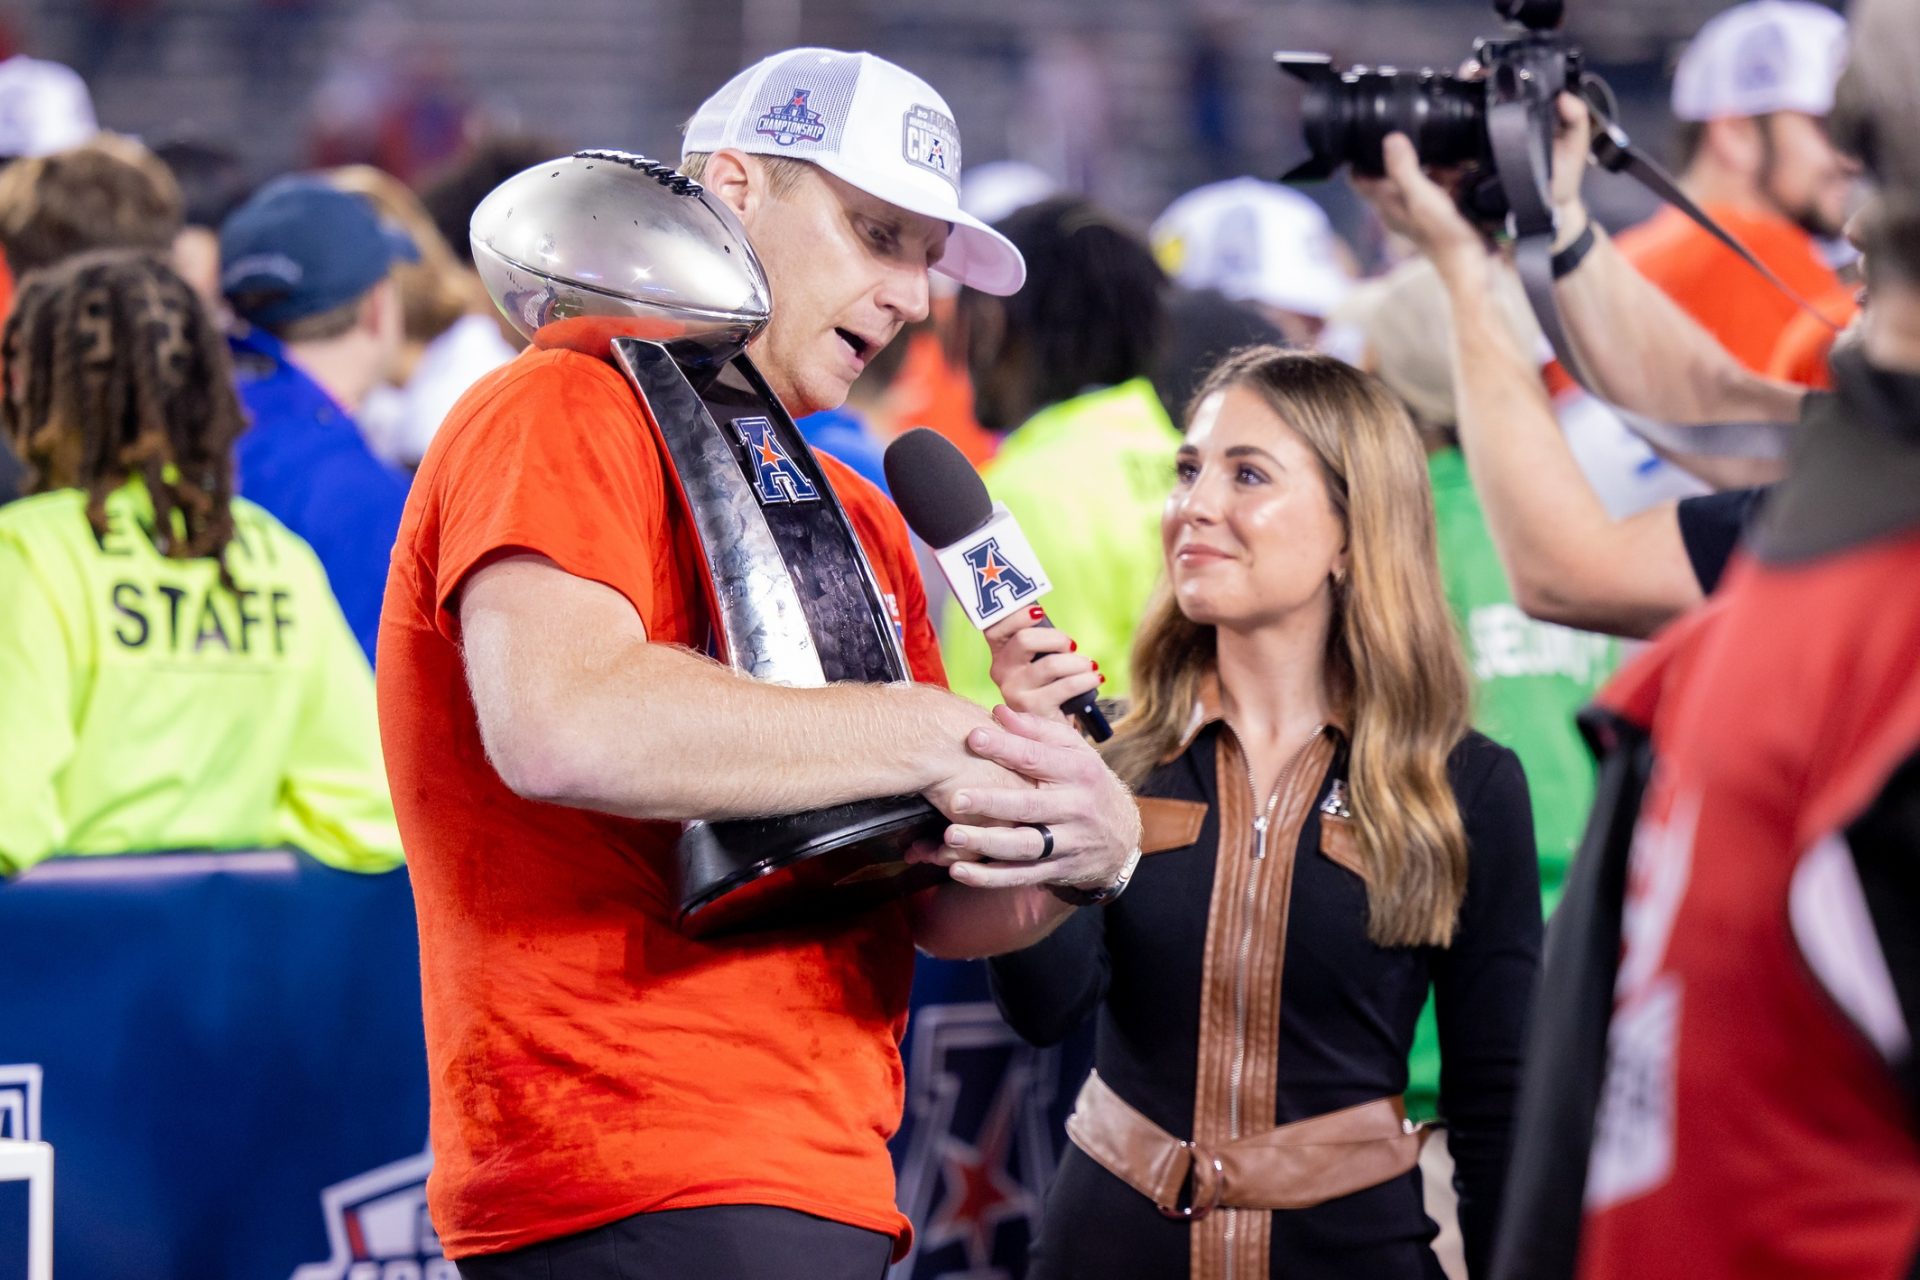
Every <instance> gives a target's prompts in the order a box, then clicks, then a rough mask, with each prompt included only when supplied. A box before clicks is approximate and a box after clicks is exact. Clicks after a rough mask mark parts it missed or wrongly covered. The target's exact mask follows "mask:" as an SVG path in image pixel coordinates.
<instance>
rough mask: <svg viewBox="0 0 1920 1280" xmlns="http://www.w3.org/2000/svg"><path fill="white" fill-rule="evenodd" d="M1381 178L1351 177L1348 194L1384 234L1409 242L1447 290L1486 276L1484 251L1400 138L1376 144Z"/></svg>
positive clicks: (1481, 242)
mask: <svg viewBox="0 0 1920 1280" xmlns="http://www.w3.org/2000/svg"><path fill="white" fill-rule="evenodd" d="M1381 150H1382V154H1383V156H1384V158H1385V160H1386V167H1387V176H1386V177H1384V178H1363V177H1361V176H1359V175H1358V174H1355V175H1354V176H1353V178H1352V182H1353V188H1354V190H1355V191H1358V192H1359V193H1360V195H1361V196H1362V197H1363V198H1364V199H1365V200H1366V201H1367V203H1369V204H1371V205H1372V206H1373V207H1374V210H1375V211H1376V212H1377V213H1379V215H1380V220H1381V221H1382V222H1384V223H1386V224H1387V226H1388V228H1389V229H1391V230H1393V231H1396V232H1398V233H1399V234H1401V235H1403V236H1405V237H1406V238H1407V239H1409V240H1411V241H1412V242H1413V244H1414V247H1415V248H1417V249H1419V250H1420V252H1421V254H1422V255H1424V256H1425V257H1426V258H1427V260H1428V261H1430V262H1432V263H1433V265H1434V267H1435V269H1436V270H1438V271H1439V273H1440V276H1441V279H1443V280H1444V281H1446V282H1447V285H1448V287H1449V288H1450V289H1451V288H1455V287H1460V286H1463V285H1464V286H1467V287H1472V285H1474V284H1477V283H1479V282H1483V281H1484V280H1485V279H1486V273H1487V245H1486V241H1485V240H1484V239H1482V238H1481V235H1480V232H1479V231H1478V230H1477V229H1476V228H1475V227H1474V225H1473V224H1472V223H1471V222H1468V221H1467V219H1466V216H1465V215H1464V214H1462V213H1461V212H1460V208H1459V206H1458V205H1457V204H1455V203H1454V199H1453V196H1452V195H1451V194H1449V193H1448V192H1447V190H1446V189H1445V188H1444V187H1442V186H1440V185H1439V184H1438V183H1436V182H1435V181H1434V180H1433V179H1432V178H1430V177H1428V176H1427V174H1426V173H1425V171H1423V170H1422V169H1421V168H1420V156H1419V154H1418V153H1417V152H1415V151H1414V149H1413V143H1412V142H1410V141H1409V140H1408V139H1407V137H1406V135H1405V134H1401V133H1392V134H1388V135H1387V138H1386V141H1385V142H1384V143H1383V144H1382V148H1381Z"/></svg>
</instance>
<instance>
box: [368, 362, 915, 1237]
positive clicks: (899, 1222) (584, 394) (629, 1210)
mask: <svg viewBox="0 0 1920 1280" xmlns="http://www.w3.org/2000/svg"><path fill="white" fill-rule="evenodd" d="M822 464H823V465H824V467H825V468H826V470H827V474H828V476H829V479H830V481H831V483H832V485H833V488H834V490H835V492H836V493H837V494H838V495H839V497H840V500H841V502H842V503H843V504H844V506H845V507H846V510H847V514H848V515H849V516H850V517H851V519H852V521H853V524H854V527H855V529H856V530H857V532H858V534H859V537H860V541H861V543H862V545H863V546H864V547H865V549H866V552H867V555H868V558H869V559H870V560H871V561H872V564H873V567H874V571H875V573H876V574H877V575H878V576H879V578H880V580H881V584H882V588H883V590H885V591H887V592H889V593H891V594H892V595H893V596H894V597H895V598H896V599H897V600H898V602H899V605H900V613H901V618H900V621H901V622H902V623H903V624H904V632H905V640H906V648H907V653H908V657H909V660H910V662H911V664H912V667H913V671H914V675H915V676H916V678H918V679H920V680H924V681H934V682H939V681H943V680H944V675H943V673H942V671H941V667H940V659H939V653H938V649H937V647H936V642H935V639H934V634H933V629H932V627H931V626H930V625H929V624H928V622H927V617H926V596H925V593H924V590H923V588H922V586H921V582H920V576H919V572H918V570H917V568H916V567H915V564H914V559H913V553H912V550H911V548H910V544H909V542H908V538H907V531H906V526H905V524H904V523H903V522H902V521H901V519H900V515H899V513H898V512H897V511H895V510H894V509H893V507H892V506H891V505H890V504H889V503H888V502H887V500H886V499H885V498H884V497H882V496H881V495H880V493H879V491H878V490H877V489H875V488H874V487H873V486H872V485H870V484H868V483H867V482H866V481H864V480H862V479H860V478H859V477H858V476H856V475H855V474H854V473H853V472H852V471H850V470H848V469H847V468H846V467H844V466H842V465H840V464H839V463H838V462H836V461H834V460H832V459H830V458H824V457H823V458H822ZM668 484H669V477H668V476H667V475H666V473H665V470H664V468H663V463H662V459H661V455H660V453H659V451H658V448H657V446H656V444H655V441H654V437H653V434H652V430H651V428H650V427H649V425H648V423H647V421H646V419H645V417H644V415H643V412H642V410H641V408H640V406H639V403H638V401H637V399H636V397H635V396H634V394H633V393H632V391H631V390H629V388H628V385H627V383H626V382H625V380H624V379H623V378H622V377H621V375H620V374H619V373H618V372H617V371H616V370H615V369H614V368H613V367H612V366H611V365H609V364H606V363H604V362H602V361H599V360H595V359H592V358H590V357H588V356H584V355H579V354H576V353H574V352H570V351H538V350H530V351H527V352H525V353H523V354H522V355H521V356H519V357H518V358H517V359H515V360H513V361H511V362H509V363H508V364H507V365H505V366H504V367H502V368H500V369H498V370H496V371H494V372H493V373H491V374H489V375H488V376H487V377H485V378H484V379H482V380H481V381H480V382H479V383H478V384H477V385H476V386H475V387H474V388H473V389H472V390H471V391H469V392H468V393H467V395H466V396H465V397H464V398H463V399H462V400H461V401H460V402H459V404H457V405H456V406H455V407H454V409H453V411H452V413H451V414H450V415H449V416H448V418H447V421H446V424H445V425H444V426H443V427H442V428H441V429H440V432H439V434H438V435H437V436H435V438H434V442H433V447H432V448H431V449H430V450H429V451H428V453H427V456H426V459H425V461H424V462H423V463H422V464H421V467H420V471H419V474H418V476H417V477H416V478H415V480H414V484H413V493H412V496H411V498H410V499H409V500H408V503H407V510H406V517H405V519H404V521H403V522H402V524H401V528H400V537H399V542H398V545H397V546H396V547H395V549H394V554H393V567H392V571H391V574H390V575H389V578H388V582H387V596H386V603H385V609H384V613H383V615H382V619H381V627H380V664H379V690H380V731H381V738H382V741H383V743H384V746H385V749H386V758H387V772H388V776H389V779H390V780H391V782H392V787H393V797H394V806H395V809H396V811H397V812H398V815H399V819H400V833H401V839H402V842H403V844H404V846H405V848H406V852H407V863H408V866H409V868H410V870H411V874H412V878H413V891H414V898H415V902H416V904H417V908H418V914H419V926H420V952H421V978H422V984H423V988H424V996H425V1010H426V1033H427V1061H428V1068H429V1081H430V1084H431V1093H432V1138H433V1154H434V1168H433V1173H432V1176H431V1177H430V1178H429V1179H428V1183H427V1200H428V1205H429V1208H430V1209H431V1211H432V1214H433V1221H434V1224H435V1227H436V1228H437V1229H438V1231H439V1233H440V1237H441V1242H442V1244H443V1245H444V1247H445V1249H446V1251H447V1253H448V1255H449V1256H452V1257H463V1256H467V1255H471V1254H477V1253H491V1252H497V1251H502V1250H508V1249H514V1248H519V1247H522V1246H525V1245H528V1244H533V1243H535V1242H538V1241H541V1240H546V1239H550V1238H552V1237H555V1236H561V1235H566V1234H569V1233H572V1232H576V1231H583V1230H586V1229H588V1228H591V1227H594V1226H598V1225H601V1224H604V1223H607V1222H611V1221H613V1220H615V1219H618V1218H622V1217H625V1216H627V1215H629V1214H633V1213H640V1212H645V1211H649V1210H657V1209H679V1208H691V1207H694V1206H699V1205H717V1204H761V1205H775V1206H780V1207H785V1208H790V1209H797V1210H800V1211H802V1212H805V1213H810V1214H814V1215H816V1216H819V1217H823V1218H829V1219H833V1220H835V1221H838V1222H844V1223H850V1224H853V1225H855V1226H859V1227H864V1228H867V1229H870V1230H874V1231H879V1232H884V1233H887V1234H890V1235H893V1236H894V1237H895V1238H896V1240H897V1242H898V1244H897V1248H899V1249H901V1250H904V1248H905V1246H906V1243H907V1242H908V1240H909V1239H910V1228H909V1226H908V1223H907V1220H906V1219H905V1218H904V1217H903V1216H902V1215H901V1214H900V1212H899V1210H898V1209H897V1208H896V1207H895V1205H894V1198H893V1195H894V1186H893V1167H892V1164H891V1163H890V1161H889V1159H888V1155H887V1147H886V1143H887V1139H888V1137H889V1136H890V1135H891V1134H892V1133H893V1131H894V1129H895V1128H896V1127H897V1125H898V1124H899V1121H900V1113H901V1105H902V1094H901V1089H902V1070H901V1064H900V1055H899V1039H900V1036H901V1035H902V1034H903V1033H904V1031H905V1027H906V1016H907V995H908V988H909V986H910V985H911V982H912V977H913V945H912V940H911V938H910V936H909V932H908V923H907V915H906V911H905V909H904V908H903V907H902V906H901V905H899V904H892V905H889V906H885V907H880V908H876V909H875V910H873V911H871V912H868V913H866V914H864V915H861V916H859V917H857V918H855V919H854V920H852V921H851V922H843V923H840V924H836V925H826V926H816V927H810V928H799V929H790V930H784V931H779V932H768V933H764V934H760V935H756V936H751V937H748V938H745V939H732V940H725V941H715V942H695V941H692V940H690V939H688V938H685V937H682V936H681V935H680V934H679V933H677V932H676V931H675V930H674V928H673V925H672V923H671V921H672V911H673V908H672V903H671V901H670V894H671V889H670V886H669V874H670V873H669V860H670V859H671V857H672V851H673V846H674V842H675V840H676V839H677V838H678V835H679V828H678V826H677V825H675V824H671V823H659V822H637V821H631V820H627V819H623V818H616V817H611V816H609V815H606V814H601V813H593V812H588V811H586V810H581V809H570V808H563V807H560V806H558V805H548V804H539V803H535V802H533V801H530V800H525V799H522V798H521V797H519V796H517V795H515V794H514V793H513V792H512V791H509V790H508V789H507V787H506V785H505V784H504V783H502V782H501V780H500V778H499V776H498V775H497V774H496V773H495V772H494V770H493V768H492V766H491V765H489V764H488V762H487V759H486V754H485V751H484V750H483V748H482V746H481V741H480V734H479V729H478V726H477V724H476V722H475V718H474V710H473V703H472V701H471V699H470V697H469V695H468V691H467V683H466V679H465V676H464V675H463V673H462V668H461V656H460V648H459V639H460V632H459V614H458V600H457V596H458V593H459V590H460V587H461V584H462V582H463V581H464V580H465V578H466V577H467V575H468V574H470V573H471V572H472V571H473V570H474V569H475V568H477V567H479V566H480V565H481V564H482V563H483V562H485V561H487V560H488V558H489V557H491V556H494V555H495V554H496V553H499V552H501V551H506V550H525V551H531V552H535V553H538V554H540V555H544V556H546V557H548V558H549V559H551V560H553V561H554V562H555V563H556V564H558V565H559V566H560V567H561V568H563V569H565V570H566V571H567V572H569V573H572V574H574V575H576V576H578V577H581V578H587V579H591V580H593V581H596V582H601V583H604V584H606V585H607V586H609V587H612V588H613V589H614V590H616V591H618V592H620V593H621V594H622V595H624V596H625V597H626V598H627V599H628V601H629V602H631V603H632V605H633V608H634V612H636V613H638V614H639V615H640V617H641V619H642V620H643V621H644V622H645V623H646V628H647V634H648V636H649V638H650V639H651V640H654V641H657V642H660V643H663V644H678V645H689V646H693V647H695V648H698V647H699V646H700V645H701V644H703V643H704V640H705V627H706V622H705V619H706V607H705V604H704V602H703V599H702V592H703V590H704V587H703V585H702V579H701V577H700V574H701V572H702V570H701V569H700V568H699V567H698V561H697V560H696V558H695V552H694V549H693V545H692V542H691V538H690V534H689V533H688V530H687V527H686V521H685V520H684V518H683V517H681V516H680V515H679V514H678V513H677V511H676V509H675V501H676V500H675V499H670V497H669V490H668ZM686 747H687V749H688V750H689V751H697V750H698V749H699V744H698V743H697V742H689V743H687V744H686ZM727 766H728V762H724V761H719V760H716V761H714V767H716V768H723V767H727ZM735 767H742V768H745V767H754V766H753V765H752V764H751V763H750V762H744V761H742V762H735Z"/></svg>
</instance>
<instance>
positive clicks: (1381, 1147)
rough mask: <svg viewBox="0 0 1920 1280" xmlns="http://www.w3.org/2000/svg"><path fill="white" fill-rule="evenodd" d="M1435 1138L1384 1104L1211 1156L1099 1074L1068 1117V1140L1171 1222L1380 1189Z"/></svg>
mask: <svg viewBox="0 0 1920 1280" xmlns="http://www.w3.org/2000/svg"><path fill="white" fill-rule="evenodd" d="M1430 1132H1431V1130H1430V1129H1429V1128H1428V1127H1427V1126H1426V1125H1410V1124H1408V1123H1407V1111H1406V1104H1405V1103H1403V1102H1402V1101H1401V1100H1400V1099H1399V1098H1376V1099H1374V1100H1373V1101H1372V1102H1362V1103H1360V1104H1359V1105H1358V1106H1352V1107H1346V1108H1344V1109H1342V1110H1339V1111H1329V1112H1328V1113H1327V1114H1325V1115H1320V1116H1310V1117H1308V1118H1307V1119H1305V1120H1296V1121H1294V1122H1293V1123H1292V1124H1283V1125H1281V1126H1280V1127H1279V1128H1277V1129H1269V1130H1267V1131H1266V1132H1264V1133H1255V1134H1249V1135H1248V1136H1247V1137H1244V1138H1240V1139H1238V1140H1236V1141H1234V1142H1230V1143H1227V1144H1226V1145H1224V1146H1222V1147H1220V1148H1218V1149H1217V1150H1211V1151H1210V1150H1207V1149H1206V1148H1204V1147H1200V1146H1197V1145H1195V1144H1194V1143H1191V1142H1185V1141H1182V1140H1181V1139H1179V1138H1176V1137H1174V1136H1173V1135H1172V1134H1170V1133H1168V1132H1167V1131H1166V1130H1165V1129H1162V1128H1161V1127H1160V1126H1159V1125H1157V1124H1155V1123H1154V1122H1153V1121H1151V1120H1149V1119H1147V1118H1146V1117H1145V1116H1144V1115H1141V1114H1140V1112H1138V1111H1137V1110H1135V1109H1134V1108H1133V1106H1132V1105H1131V1104H1130V1103H1128V1102H1127V1101H1126V1100H1125V1099H1124V1098H1122V1097H1121V1096H1120V1095H1119V1094H1117V1093H1115V1092H1114V1091H1113V1088H1112V1087H1111V1086H1110V1085H1108V1084H1107V1082H1106V1081H1104V1080H1102V1079H1101V1078H1100V1076H1099V1073H1098V1072H1095V1073H1093V1074H1091V1075H1089V1076H1088V1077H1087V1082H1086V1084H1084V1085H1083V1086H1081V1089H1080V1096H1079V1098H1077V1099H1076V1100H1075V1101H1074V1105H1073V1114H1072V1115H1071V1116H1068V1117H1067V1136H1068V1137H1069V1138H1072V1139H1073V1144H1074V1145H1075V1146H1077V1147H1079V1148H1080V1149H1081V1150H1082V1151H1084V1152H1086V1153H1087V1154H1088V1155H1089V1156H1091V1157H1093V1159H1094V1160H1095V1161H1097V1162H1098V1163H1099V1164H1100V1166H1101V1167H1102V1168H1104V1169H1105V1170H1106V1171H1107V1172H1109V1173H1111V1174H1112V1175H1113V1176H1114V1177H1116V1178H1118V1179H1120V1180H1121V1181H1122V1182H1124V1183H1126V1184H1127V1185H1128V1186H1130V1187H1132V1188H1133V1189H1134V1190H1135V1191H1138V1192H1139V1193H1140V1194H1141V1195H1143V1196H1145V1197H1147V1199H1149V1200H1151V1201H1153V1203H1154V1205H1155V1207H1157V1208H1158V1209H1159V1210H1160V1212H1161V1213H1164V1214H1166V1215H1167V1216H1168V1217H1170V1218H1191V1219H1195V1220H1198V1219H1200V1218H1204V1217H1206V1216H1207V1214H1209V1213H1211V1212H1212V1211H1213V1210H1215V1209H1305V1208H1308V1207H1310V1206H1312V1205H1316V1204H1321V1203H1323V1202H1325V1201H1328V1200H1333V1199H1337V1198H1338V1197H1340V1196H1344V1195H1351V1194H1352V1193H1354V1192H1355V1191H1361V1190H1364V1189H1366V1188H1367V1187H1377V1186H1379V1185H1380V1184H1381V1183H1383V1182H1387V1181H1390V1180H1392V1179H1394V1178H1397V1177H1399V1176H1400V1175H1401V1174H1404V1173H1406V1172H1407V1171H1408V1170H1409V1169H1412V1168H1413V1167H1414V1165H1416V1164H1417V1163H1419V1160H1420V1148H1421V1146H1422V1145H1423V1144H1424V1143H1425V1142H1426V1140H1427V1135H1428V1134H1429V1133H1430ZM1189 1178H1191V1179H1192V1180H1193V1191H1192V1194H1191V1195H1190V1196H1189V1198H1188V1201H1187V1203H1186V1204H1185V1205H1184V1206H1183V1205H1182V1204H1181V1203H1180V1192H1181V1189H1182V1188H1184V1187H1185V1186H1186V1185H1187V1180H1188V1179H1189Z"/></svg>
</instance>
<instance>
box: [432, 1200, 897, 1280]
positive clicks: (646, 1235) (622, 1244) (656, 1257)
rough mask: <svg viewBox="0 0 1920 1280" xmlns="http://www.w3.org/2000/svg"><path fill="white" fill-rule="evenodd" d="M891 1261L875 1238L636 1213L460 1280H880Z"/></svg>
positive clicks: (754, 1220)
mask: <svg viewBox="0 0 1920 1280" xmlns="http://www.w3.org/2000/svg"><path fill="white" fill-rule="evenodd" d="M892 1255H893V1238H892V1237H891V1236H884V1235H881V1234H880V1233H879V1232H878V1231H867V1230H864V1229H862V1228H860V1227H850V1226H848V1225H846V1224H845V1223H843V1222H829V1221H827V1220H826V1219H825V1218H816V1217H813V1216H812V1215H811V1214H805V1213H797V1212H795V1211H794V1210H792V1209H775V1208H773V1207H771V1206H768V1205H757V1204H727V1205H715V1206H712V1207H709V1208H701V1209H667V1210H663V1211H661V1212H659V1213H636V1214H634V1215H633V1216H632V1217H630V1218H622V1219H620V1220H619V1221H618V1222H610V1223H608V1224H607V1225H606V1226H604V1227H595V1228H594V1229H593V1230H591V1231H582V1232H580V1233H579V1234H577V1235H571V1236H562V1237H560V1238H559V1239H558V1240H547V1241H544V1242H542V1243H540V1244H536V1245H530V1246H528V1247H527V1248H525V1249H515V1250H514V1251H513V1252H511V1253H494V1254H487V1255H485V1256H484V1257H478V1258H466V1259H463V1260H462V1261H461V1262H460V1264H459V1268H460V1280H881V1277H883V1276H885V1275H886V1273H887V1263H888V1261H889V1259H890V1258H891V1257H892Z"/></svg>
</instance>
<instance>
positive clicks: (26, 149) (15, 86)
mask: <svg viewBox="0 0 1920 1280" xmlns="http://www.w3.org/2000/svg"><path fill="white" fill-rule="evenodd" d="M98 132H100V122H99V120H98V119H97V118H96V117H95V116H94V114H93V95H91V94H89V93H88V92H87V84H86V81H84V80H82V79H81V78H80V73H79V72H77V71H75V70H74V69H73V68H72V67H69V66H66V65H64V64H62V63H58V62H46V61H44V60H42V59H40V58H29V57H27V56H26V55H25V54H15V55H14V56H13V57H11V58H8V59H7V60H6V61H4V62H0V157H5V158H7V159H15V158H18V157H20V156H44V155H49V154H51V153H53V152H55V151H65V150H66V149H67V148H68V147H77V146H79V145H80V144H81V143H83V142H85V141H86V140H87V139H88V138H91V137H92V136H93V135H94V134H96V133H98Z"/></svg>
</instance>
